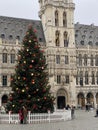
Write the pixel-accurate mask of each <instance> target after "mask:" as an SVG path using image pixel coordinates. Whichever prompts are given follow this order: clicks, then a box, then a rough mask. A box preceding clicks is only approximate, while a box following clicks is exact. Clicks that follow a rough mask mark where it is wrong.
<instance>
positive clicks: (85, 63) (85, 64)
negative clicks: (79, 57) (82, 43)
mask: <svg viewBox="0 0 98 130" xmlns="http://www.w3.org/2000/svg"><path fill="white" fill-rule="evenodd" d="M84 66H87V54H85V55H84Z"/></svg>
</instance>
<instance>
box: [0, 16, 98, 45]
mask: <svg viewBox="0 0 98 130" xmlns="http://www.w3.org/2000/svg"><path fill="white" fill-rule="evenodd" d="M29 24H32V25H33V27H34V28H35V29H36V30H37V38H38V41H39V42H41V43H43V44H44V45H45V43H46V41H45V36H44V32H43V28H42V23H41V21H40V20H30V19H21V18H13V17H6V16H0V37H2V36H1V35H5V39H6V40H9V37H11V36H12V37H13V38H12V39H13V40H14V41H15V40H16V37H19V38H20V41H22V40H23V37H24V36H25V33H26V31H27V27H28V25H29ZM75 44H76V46H85V45H90V46H95V45H97V46H98V26H94V25H93V24H91V25H83V24H79V23H77V24H75Z"/></svg>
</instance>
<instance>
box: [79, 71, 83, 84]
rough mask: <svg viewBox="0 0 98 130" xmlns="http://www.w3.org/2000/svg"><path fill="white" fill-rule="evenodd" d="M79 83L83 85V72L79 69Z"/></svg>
mask: <svg viewBox="0 0 98 130" xmlns="http://www.w3.org/2000/svg"><path fill="white" fill-rule="evenodd" d="M80 85H81V86H83V72H82V71H80Z"/></svg>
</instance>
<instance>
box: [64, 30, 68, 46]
mask: <svg viewBox="0 0 98 130" xmlns="http://www.w3.org/2000/svg"><path fill="white" fill-rule="evenodd" d="M63 35H64V47H68V33H67V32H64V34H63Z"/></svg>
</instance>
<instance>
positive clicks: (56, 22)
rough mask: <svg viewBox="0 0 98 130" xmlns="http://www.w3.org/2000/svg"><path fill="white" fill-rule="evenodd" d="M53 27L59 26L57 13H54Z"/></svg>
mask: <svg viewBox="0 0 98 130" xmlns="http://www.w3.org/2000/svg"><path fill="white" fill-rule="evenodd" d="M55 26H59V16H58V11H57V10H56V11H55Z"/></svg>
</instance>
